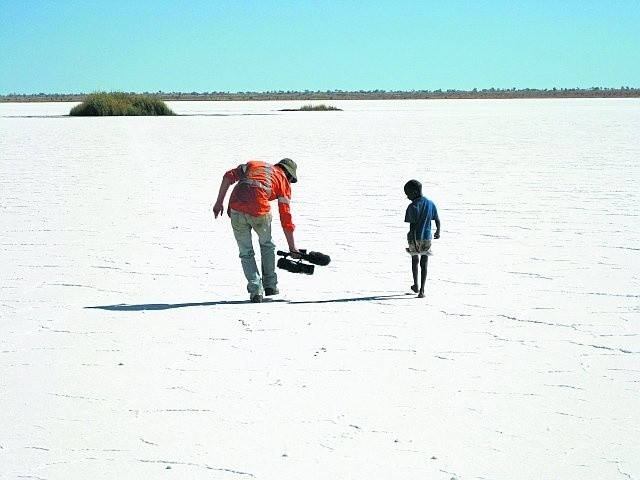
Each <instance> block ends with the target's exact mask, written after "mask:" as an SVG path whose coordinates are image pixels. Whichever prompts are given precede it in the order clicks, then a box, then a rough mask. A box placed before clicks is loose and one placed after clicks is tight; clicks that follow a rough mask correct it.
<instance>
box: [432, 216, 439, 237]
mask: <svg viewBox="0 0 640 480" xmlns="http://www.w3.org/2000/svg"><path fill="white" fill-rule="evenodd" d="M435 222H436V233H434V234H433V238H440V219H439V218H436V219H435Z"/></svg>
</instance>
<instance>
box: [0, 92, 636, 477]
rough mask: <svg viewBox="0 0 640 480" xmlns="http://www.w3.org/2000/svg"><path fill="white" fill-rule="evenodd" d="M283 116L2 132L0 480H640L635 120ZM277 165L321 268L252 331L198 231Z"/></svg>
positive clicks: (364, 106)
mask: <svg viewBox="0 0 640 480" xmlns="http://www.w3.org/2000/svg"><path fill="white" fill-rule="evenodd" d="M282 103H286V102H279V103H278V104H273V103H270V102H259V103H252V102H238V103H233V102H231V103H224V102H222V103H221V102H213V103H207V102H197V103H188V102H185V103H175V104H172V105H171V107H172V108H173V109H174V110H175V111H177V112H178V113H183V114H185V116H177V117H171V118H168V117H165V118H124V117H119V118H94V119H71V118H66V117H64V116H63V115H64V114H65V113H66V112H68V110H69V108H70V106H71V105H69V104H49V105H42V106H41V108H42V112H41V113H42V115H33V113H34V105H29V106H24V108H25V109H26V110H25V112H27V113H28V115H25V116H24V117H22V118H21V117H20V115H17V114H16V111H18V112H19V111H20V109H21V108H23V107H22V106H21V105H11V106H7V105H6V104H0V131H2V132H3V134H2V136H0V148H1V152H2V154H1V155H0V168H1V171H2V176H1V177H0V206H1V208H0V265H1V268H0V389H1V390H0V391H2V392H3V395H0V426H1V427H2V428H0V465H2V467H1V468H2V470H1V472H0V476H3V478H5V477H6V478H42V479H54V478H65V479H72V480H73V479H82V480H84V479H86V478H92V479H100V478H104V479H109V480H112V479H114V478H118V479H138V478H161V477H163V476H165V475H172V476H174V477H180V478H190V479H198V478H203V479H204V478H207V479H208V478H224V479H238V478H247V477H251V478H256V479H278V480H280V479H296V480H297V479H300V478H304V479H334V478H353V479H367V480H369V479H373V478H398V479H403V480H405V479H424V478H430V479H442V480H450V479H451V478H456V479H458V478H459V479H465V480H468V479H513V478H518V479H527V478H530V479H541V478H563V479H564V478H581V479H582V478H629V479H638V478H640V457H639V456H638V455H637V438H640V414H639V413H638V408H637V399H638V396H639V394H640V322H639V321H640V295H639V293H638V292H640V277H639V275H638V271H640V245H639V244H638V239H639V238H640V222H638V217H639V216H640V214H638V212H640V201H639V195H640V194H639V193H638V192H639V191H640V189H639V188H638V178H640V164H639V163H638V158H640V145H639V144H638V142H637V139H636V137H637V132H638V131H640V108H639V107H640V101H639V100H637V99H625V100H619V99H610V100H596V99H593V100H531V101H529V100H514V101H508V100H507V101H429V102H423V101H417V102H416V101H402V102H387V101H377V102H366V101H360V102H338V103H339V105H337V106H338V107H339V108H342V109H343V111H342V112H333V113H332V114H331V115H324V114H322V115H317V114H313V113H311V114H308V115H307V114H303V115H300V114H299V112H296V113H285V112H276V113H274V112H275V111H276V110H278V109H279V108H282V107H283V105H282ZM218 111H224V112H225V113H229V112H236V113H238V115H230V114H229V115H224V116H218V115H216V112H218ZM203 112H204V113H203ZM247 113H250V114H256V115H246V114H247ZM261 113H273V114H271V115H260V114H261ZM27 116H28V118H26V117H27ZM602 132H606V135H604V134H602ZM284 156H289V157H291V158H294V159H295V160H296V161H297V162H298V165H299V177H300V181H299V183H297V184H296V185H294V186H293V202H292V211H293V215H294V221H295V223H296V224H297V225H298V230H297V234H296V235H297V243H298V244H299V245H300V246H301V247H305V248H310V249H314V250H318V251H323V252H325V253H327V254H330V255H331V257H332V262H331V264H330V265H329V266H326V267H317V268H316V272H315V274H314V275H313V276H296V275H293V274H290V273H288V272H284V271H279V280H280V285H279V286H280V290H281V292H282V294H281V295H280V296H279V297H275V300H274V301H271V302H269V303H264V304H259V305H255V304H249V303H247V302H246V300H247V294H246V293H245V290H244V280H243V277H242V273H241V270H240V266H239V260H238V258H237V249H236V245H235V242H234V240H233V236H232V233H231V229H230V226H229V224H228V223H229V222H228V219H227V218H226V217H225V218H223V219H218V220H216V221H215V222H214V221H213V219H212V215H211V205H212V202H213V201H214V199H215V195H216V193H217V188H218V185H219V181H220V178H221V175H222V174H223V173H224V171H226V170H227V169H229V168H231V167H233V166H235V165H237V164H239V163H243V162H244V161H246V160H248V159H251V158H261V159H264V160H268V161H274V162H275V161H277V160H279V159H280V158H281V157H284ZM410 178H418V179H419V180H421V181H422V182H423V184H424V187H425V193H426V194H427V196H429V197H430V198H432V199H433V200H434V201H435V202H436V204H437V205H438V209H439V211H440V214H441V217H442V221H443V233H442V238H441V239H439V240H436V241H434V246H433V250H434V253H435V255H434V256H433V257H430V260H429V280H428V285H427V298H426V299H424V300H418V299H416V298H415V297H414V294H412V293H411V292H410V291H409V289H408V286H409V285H410V283H411V281H410V261H409V259H408V258H407V257H406V256H405V252H404V247H405V245H404V243H405V232H406V226H405V225H404V224H403V222H402V220H403V217H404V209H405V208H406V205H407V200H406V199H405V198H404V197H403V193H402V186H403V185H404V183H405V182H406V181H407V180H408V179H410ZM275 216H276V220H275V222H274V235H275V240H276V244H277V245H279V246H280V247H282V246H283V245H286V243H285V241H284V237H283V235H282V233H281V231H280V230H279V227H278V221H277V214H276V215H275ZM280 247H279V248H280ZM212 475H213V476H212Z"/></svg>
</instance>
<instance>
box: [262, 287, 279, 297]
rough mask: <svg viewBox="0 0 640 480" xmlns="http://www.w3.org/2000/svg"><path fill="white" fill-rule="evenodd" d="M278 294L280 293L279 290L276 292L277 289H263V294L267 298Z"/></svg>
mask: <svg viewBox="0 0 640 480" xmlns="http://www.w3.org/2000/svg"><path fill="white" fill-rule="evenodd" d="M279 293H280V290H278V287H273V288H270V287H267V288H265V289H264V294H265V295H266V296H267V297H270V296H271V295H278V294H279Z"/></svg>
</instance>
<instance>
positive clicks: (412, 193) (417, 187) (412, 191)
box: [404, 180, 422, 200]
mask: <svg viewBox="0 0 640 480" xmlns="http://www.w3.org/2000/svg"><path fill="white" fill-rule="evenodd" d="M404 193H405V194H406V195H407V197H409V198H410V199H411V200H415V199H416V198H419V197H421V196H422V184H421V183H420V182H419V181H418V180H409V181H408V182H407V183H405V184H404Z"/></svg>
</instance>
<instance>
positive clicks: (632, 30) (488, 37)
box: [0, 0, 640, 94]
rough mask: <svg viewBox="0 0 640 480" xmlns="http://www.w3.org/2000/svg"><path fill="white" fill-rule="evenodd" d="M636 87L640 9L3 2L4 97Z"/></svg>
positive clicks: (325, 2) (511, 0)
mask: <svg viewBox="0 0 640 480" xmlns="http://www.w3.org/2000/svg"><path fill="white" fill-rule="evenodd" d="M621 86H630V87H640V0H484V1H483V0H439V1H432V0H412V1H410V0H388V1H387V0H368V1H365V0H361V1H358V0H317V1H312V0H295V1H294V0H291V1H284V0H251V1H250V0H225V1H222V0H180V1H178V0H175V1H174V0H0V94H8V93H40V92H43V93H79V92H85V93H88V92H92V91H97V90H107V91H114V90H123V91H136V92H145V91H148V92H156V91H159V90H162V91H164V92H171V91H183V92H192V91H196V92H205V91H207V92H208V91H230V92H239V91H259V92H263V91H271V90H323V91H324V90H374V89H381V90H436V89H443V90H446V89H464V90H470V89H473V88H478V89H482V88H491V87H495V88H513V87H515V88H552V87H559V88H569V87H581V88H589V87H621Z"/></svg>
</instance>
